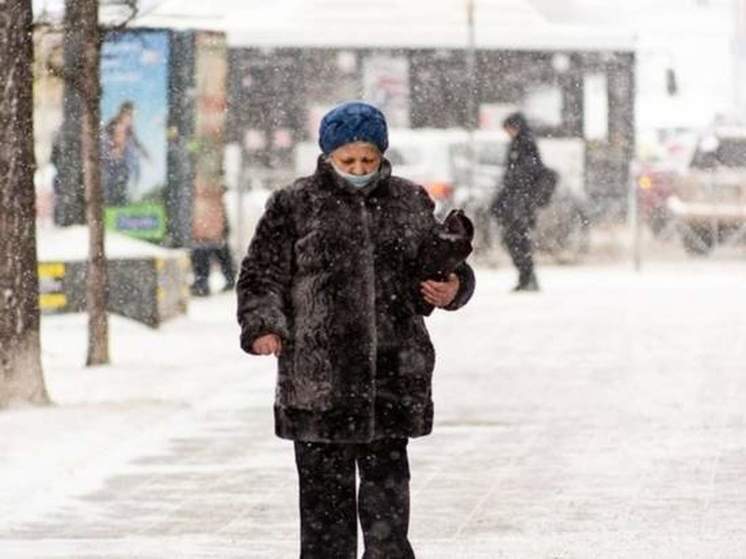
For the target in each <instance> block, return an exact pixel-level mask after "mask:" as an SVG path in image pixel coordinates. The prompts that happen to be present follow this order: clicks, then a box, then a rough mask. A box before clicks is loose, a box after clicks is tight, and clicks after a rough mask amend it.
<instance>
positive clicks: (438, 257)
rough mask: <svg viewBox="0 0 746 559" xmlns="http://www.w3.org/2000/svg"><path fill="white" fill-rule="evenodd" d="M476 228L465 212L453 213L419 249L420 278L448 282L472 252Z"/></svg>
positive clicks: (452, 211) (454, 211) (457, 211)
mask: <svg viewBox="0 0 746 559" xmlns="http://www.w3.org/2000/svg"><path fill="white" fill-rule="evenodd" d="M473 239H474V224H473V223H472V222H471V220H470V219H469V218H468V217H467V216H466V214H465V213H464V212H463V210H451V212H450V213H449V214H448V216H447V217H446V218H445V220H444V221H443V223H439V224H438V225H437V226H436V227H435V228H434V230H433V233H432V235H430V236H429V237H428V238H427V239H426V240H425V241H424V242H423V243H422V245H421V246H420V250H419V255H418V264H419V268H420V274H419V275H420V278H422V279H434V280H437V281H446V280H447V279H448V276H449V275H450V274H451V273H453V271H454V270H455V269H456V268H458V267H459V265H460V264H461V263H462V262H464V261H465V260H466V258H467V257H468V256H469V254H471V251H472V240H473Z"/></svg>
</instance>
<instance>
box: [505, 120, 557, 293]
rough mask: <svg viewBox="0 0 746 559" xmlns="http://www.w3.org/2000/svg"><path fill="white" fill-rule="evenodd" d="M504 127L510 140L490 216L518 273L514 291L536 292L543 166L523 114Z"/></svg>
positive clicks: (506, 121)
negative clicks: (538, 183)
mask: <svg viewBox="0 0 746 559" xmlns="http://www.w3.org/2000/svg"><path fill="white" fill-rule="evenodd" d="M503 128H504V129H505V131H506V132H507V134H508V135H509V136H510V138H511V141H510V145H509V146H508V153H507V157H506V163H505V173H504V175H503V180H502V182H503V186H502V189H501V190H500V192H499V193H498V195H497V197H496V199H495V201H494V203H493V213H494V214H495V216H496V218H497V220H498V222H499V223H500V225H501V226H502V231H503V244H504V245H505V247H506V248H507V249H508V253H509V254H510V258H511V259H512V261H513V264H514V265H515V267H516V269H517V270H518V283H517V284H516V286H515V287H514V288H513V291H538V290H539V283H538V281H537V279H536V271H535V267H534V257H533V241H532V234H533V229H534V228H535V227H536V204H535V201H534V200H533V195H534V192H535V185H536V181H537V180H538V179H539V175H540V173H541V172H542V170H543V169H544V165H543V163H542V161H541V156H540V155H539V149H538V147H537V146H536V141H535V140H534V134H533V132H532V131H531V128H529V125H528V122H527V121H526V118H525V117H524V116H523V114H521V113H513V114H511V115H509V116H508V117H507V118H506V119H505V120H504V121H503Z"/></svg>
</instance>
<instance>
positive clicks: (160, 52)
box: [101, 30, 170, 241]
mask: <svg viewBox="0 0 746 559" xmlns="http://www.w3.org/2000/svg"><path fill="white" fill-rule="evenodd" d="M169 38H170V36H169V32H168V31H162V30H128V31H122V32H112V33H109V34H107V36H106V38H105V41H104V43H103V45H102V50H101V86H102V97H101V120H102V123H103V127H102V130H101V177H102V186H103V190H104V200H105V204H106V224H107V226H108V227H110V228H112V229H114V230H117V231H121V232H123V233H127V234H129V235H131V236H134V237H139V238H144V239H148V240H153V241H158V240H161V239H162V238H163V236H164V234H165V231H166V212H165V206H164V198H163V197H164V192H165V188H166V183H167V180H168V173H167V136H166V131H167V121H168V67H169V56H170V52H169V45H170V41H169Z"/></svg>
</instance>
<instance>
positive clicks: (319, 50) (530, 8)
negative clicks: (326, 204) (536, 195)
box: [35, 0, 746, 273]
mask: <svg viewBox="0 0 746 559" xmlns="http://www.w3.org/2000/svg"><path fill="white" fill-rule="evenodd" d="M121 4H122V3H121V2H117V1H110V2H102V18H103V20H104V21H107V20H108V21H116V20H117V17H118V14H119V13H120V12H121V11H122V6H121ZM62 11H63V5H62V2H59V1H52V0H46V1H42V0H39V1H37V2H35V17H36V19H37V21H38V22H39V23H40V25H39V27H38V31H37V37H36V43H37V50H36V57H37V60H38V64H37V73H36V122H35V124H36V131H35V133H36V146H37V161H38V164H39V170H38V173H37V192H38V208H39V223H40V225H41V226H42V227H43V228H45V229H44V230H45V231H47V233H48V234H51V235H53V237H52V238H57V237H54V235H55V231H60V230H61V229H64V228H65V227H67V226H70V225H75V224H79V223H82V218H83V200H82V188H81V181H80V176H81V175H80V169H79V167H80V163H79V156H78V155H77V152H76V146H75V141H74V138H75V137H76V135H75V127H76V126H79V118H78V112H79V110H80V103H79V101H76V99H75V92H71V91H66V90H65V87H64V85H63V83H62V80H60V79H59V78H57V77H55V74H54V73H53V72H52V73H50V72H49V71H48V69H49V67H50V60H55V59H57V60H58V63H59V64H61V65H64V64H65V63H66V56H65V54H64V52H65V49H64V48H63V44H62V43H63V41H62V35H61V33H60V32H59V24H60V21H61V18H62ZM745 12H746V1H744V0H656V1H642V0H629V1H628V2H625V3H624V4H623V5H622V4H618V5H614V6H613V9H612V6H610V5H609V3H608V2H601V1H597V0H572V1H568V2H563V3H561V5H560V4H559V3H557V2H553V1H551V0H439V1H430V0H410V1H408V2H396V1H394V0H369V1H366V2H350V1H347V2H341V1H339V0H303V1H300V0H276V1H274V2H272V3H271V5H267V4H266V3H259V2H246V1H230V0H215V1H213V2H210V3H209V4H205V3H203V2H191V1H179V2H176V1H160V2H159V1H152V0H148V1H142V2H139V3H138V4H137V15H136V17H135V18H134V19H132V20H131V21H128V22H127V25H126V26H122V27H121V28H119V29H118V30H116V31H110V32H108V33H107V34H106V38H105V41H104V45H103V52H102V70H101V77H102V84H103V98H102V103H101V106H102V119H103V122H102V125H103V127H104V132H102V134H105V133H106V132H105V131H106V130H107V128H106V127H107V126H109V128H111V129H113V127H114V126H115V125H114V123H115V121H116V122H119V121H117V115H118V111H120V110H121V108H122V107H123V106H124V104H127V103H128V104H130V105H131V106H133V107H134V111H133V114H134V116H133V117H132V127H131V130H133V134H132V138H133V140H134V143H133V144H132V145H131V146H130V147H129V148H127V149H126V150H124V151H125V152H126V158H125V159H126V161H125V163H124V164H123V169H124V170H123V171H121V172H120V174H119V175H118V176H119V179H116V178H111V179H110V180H111V181H114V182H112V184H114V183H115V182H116V180H119V181H120V182H122V181H123V184H124V186H122V185H119V187H118V188H119V189H120V190H122V192H125V194H124V195H119V196H118V197H117V196H115V195H114V194H111V193H110V192H109V190H106V189H107V188H113V187H107V184H106V181H107V178H106V162H104V164H105V165H104V167H105V169H104V175H105V176H104V182H105V184H104V188H105V190H106V192H107V204H108V208H107V225H108V227H109V229H110V230H111V231H114V232H118V233H123V234H124V235H127V236H129V237H130V238H133V237H134V238H137V239H140V240H145V241H147V242H149V243H151V244H155V245H158V246H160V247H167V248H181V249H186V250H189V251H194V250H195V248H196V249H197V250H199V249H200V248H204V247H208V248H209V247H212V246H218V245H220V244H221V243H223V242H224V241H225V239H227V240H228V247H229V248H230V250H231V252H232V253H233V254H234V255H240V254H241V253H242V252H243V251H244V250H245V247H246V245H247V243H248V241H249V239H250V237H251V233H252V231H253V227H254V225H255V222H256V219H257V218H258V216H259V215H260V213H261V211H262V209H263V204H264V202H265V200H266V198H267V197H268V195H269V194H270V193H271V192H272V191H273V190H275V189H277V188H280V187H282V186H284V185H286V184H288V183H289V182H290V181H291V180H292V179H293V178H294V177H296V176H299V175H303V174H308V173H310V172H312V170H313V168H314V165H315V160H316V157H317V156H318V153H319V150H318V148H317V145H316V135H317V129H318V123H319V120H320V118H321V116H322V115H323V114H324V113H325V112H326V111H327V110H328V109H329V108H330V107H332V106H334V105H335V104H337V103H339V102H340V101H343V100H346V99H350V98H359V99H364V100H367V101H370V102H372V103H374V104H376V105H378V106H379V107H381V108H382V109H383V110H384V112H385V113H386V115H387V118H388V120H389V123H390V126H391V128H392V130H391V149H390V151H389V152H388V157H389V158H390V159H391V161H392V163H393V164H394V170H395V173H398V174H400V175H402V176H404V177H407V178H410V179H412V180H415V181H417V182H420V183H421V184H423V185H424V186H425V187H426V188H427V189H428V191H429V192H430V194H431V196H432V197H433V199H434V200H435V202H436V204H437V207H438V211H439V212H440V213H443V212H445V211H447V210H448V209H450V208H452V207H463V208H465V209H466V210H467V212H468V213H469V214H470V215H472V216H473V217H474V219H475V221H476V222H477V231H478V243H477V255H476V258H478V259H481V261H482V262H483V263H485V264H487V265H500V263H501V262H503V261H504V254H503V250H502V248H501V246H500V243H499V242H498V240H497V239H498V234H497V232H496V227H497V226H496V224H495V223H494V220H493V219H492V218H491V217H490V216H489V214H488V212H487V208H488V207H489V204H490V201H491V200H492V199H494V197H495V195H496V193H497V191H498V190H499V188H500V187H501V183H500V177H501V175H502V172H503V166H504V157H505V151H506V146H507V142H508V138H507V136H506V135H505V133H504V132H503V130H502V126H501V124H502V120H503V118H504V117H505V116H506V115H508V114H509V113H511V112H514V111H517V110H520V111H523V112H524V113H525V114H526V115H527V116H528V118H529V121H530V123H531V125H532V127H533V128H534V130H535V131H536V132H537V136H538V137H539V147H540V150H541V154H542V156H543V158H544V160H545V161H546V163H547V164H548V165H549V166H551V167H553V168H554V169H556V170H557V171H558V172H559V175H560V183H559V187H558V190H557V192H556V194H555V196H554V198H553V201H552V203H551V204H550V205H549V206H548V207H547V208H545V209H543V210H542V211H541V216H540V218H539V227H538V231H537V239H536V240H537V246H538V248H539V251H540V253H541V254H542V255H544V257H545V258H547V259H548V260H550V261H552V262H559V263H572V264H580V263H583V262H589V261H598V260H599V259H602V260H616V261H618V260H624V259H629V260H630V261H633V260H634V262H635V264H636V265H637V266H638V267H639V266H640V265H641V263H642V261H643V260H644V259H645V258H650V257H653V256H656V257H659V256H664V257H666V258H689V257H690V256H691V255H695V256H701V255H705V254H709V255H710V257H715V258H717V254H726V255H729V256H728V257H730V256H732V255H733V254H736V255H741V256H742V255H743V248H742V244H743V241H745V240H746V128H742V124H743V122H744V117H746V92H745V91H744V89H745V86H744V84H745V83H746V16H744V13H745ZM107 18H108V19H107ZM66 139H67V140H66ZM55 146H57V148H58V149H55ZM111 173H115V171H111ZM112 177H114V175H112ZM120 194H121V193H120ZM58 244H59V242H58ZM713 254H714V255H715V256H713ZM213 266H217V265H216V264H213ZM187 273H189V272H187Z"/></svg>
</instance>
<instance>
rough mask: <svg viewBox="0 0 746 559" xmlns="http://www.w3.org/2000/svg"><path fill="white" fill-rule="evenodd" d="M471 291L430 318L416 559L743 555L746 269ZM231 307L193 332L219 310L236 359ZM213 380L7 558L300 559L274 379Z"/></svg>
mask: <svg viewBox="0 0 746 559" xmlns="http://www.w3.org/2000/svg"><path fill="white" fill-rule="evenodd" d="M715 270H716V271H715ZM478 278H479V289H478V292H477V295H476V296H475V299H474V301H473V302H472V304H471V305H470V306H469V307H467V308H466V309H464V310H463V311H461V312H459V313H456V314H451V313H439V314H438V315H437V316H434V317H433V318H432V319H431V320H430V328H431V330H432V332H433V335H434V338H435V342H436V347H437V351H438V364H437V369H436V373H435V374H436V378H435V401H436V417H437V424H436V427H435V431H434V433H433V435H431V436H430V437H426V438H423V439H418V440H414V441H412V443H411V444H410V453H411V462H412V472H413V482H412V483H413V485H412V487H413V496H412V499H413V502H412V527H411V536H412V540H413V543H414V545H415V549H416V551H417V557H418V559H467V558H468V559H477V558H479V559H496V558H542V559H543V558H546V559H550V558H595V557H603V558H613V557H620V558H621V557H624V558H638V557H639V558H648V557H650V558H656V559H658V558H686V559H690V558H702V559H705V558H707V559H715V558H721V559H742V558H744V557H746V263H742V262H731V263H728V264H720V265H718V267H717V268H715V267H713V266H708V265H707V264H702V263H693V264H687V265H661V266H659V267H652V268H651V269H648V270H646V271H645V273H643V274H634V273H633V272H631V271H629V270H627V269H625V268H620V267H599V268H593V269H578V268H547V269H544V270H542V273H541V279H542V285H543V287H544V291H543V292H542V293H539V294H521V295H509V294H508V293H507V288H508V287H509V285H510V281H511V279H512V273H511V272H509V271H505V270H499V271H489V270H486V271H481V272H480V273H479V275H478ZM231 304H232V301H231V300H229V299H228V298H226V297H222V298H221V297H216V298H214V299H212V300H208V301H200V302H198V303H197V307H196V311H195V313H193V316H192V317H191V318H190V319H189V320H190V321H192V322H193V324H192V325H191V326H190V328H189V331H190V332H199V331H200V323H199V321H200V316H201V314H200V313H203V314H204V315H205V316H210V317H214V316H217V315H219V314H220V313H221V312H222V309H225V313H226V319H225V322H224V323H220V321H217V322H215V321H214V320H213V321H212V322H210V327H211V328H215V329H220V332H221V335H224V336H225V340H226V341H225V343H226V344H233V343H235V339H236V332H235V327H234V325H233V322H232V320H233V319H232V308H231V306H230V305H231ZM179 328H180V327H177V326H175V327H174V328H173V330H174V332H176V333H178V331H179ZM151 335H152V334H151ZM155 335H160V334H155ZM164 335H165V336H167V335H169V333H168V331H167V332H166V333H165V334H164ZM198 342H199V337H198V336H195V337H194V339H192V340H191V342H190V343H198ZM221 359H222V360H224V361H225V362H223V361H221ZM230 359H235V356H231V357H230ZM246 359H247V360H248V359H249V358H248V357H247V358H246ZM215 361H216V366H215V369H214V371H205V374H206V375H208V376H209V375H211V374H212V375H213V376H212V377H211V378H210V382H211V383H212V389H211V390H209V391H206V392H205V395H204V397H203V398H195V399H194V400H189V399H187V400H186V402H187V403H186V404H185V405H175V404H174V402H165V403H164V402H160V401H154V402H139V403H138V404H137V405H134V406H122V408H121V415H122V420H123V421H124V422H125V424H126V422H128V421H130V422H131V421H132V418H133V417H135V416H136V415H137V416H139V417H141V418H143V419H141V421H142V423H141V424H139V425H138V426H137V427H136V429H135V428H133V429H131V430H129V431H128V430H126V429H124V428H123V427H121V426H120V427H119V428H120V429H122V430H121V431H120V432H119V435H120V436H119V438H112V439H110V440H105V439H104V440H103V441H102V440H101V439H99V440H97V443H96V444H98V445H100V446H101V448H100V452H93V453H92V454H91V456H90V459H89V460H88V462H87V463H86V464H85V466H82V467H81V471H80V472H78V473H77V474H71V475H77V476H78V477H80V478H82V479H83V480H85V479H89V480H92V481H91V483H90V484H89V486H87V487H86V486H85V484H83V485H76V484H74V483H71V484H70V487H71V488H73V487H83V488H84V489H83V490H78V491H73V490H72V489H70V490H66V487H67V486H65V485H64V484H63V485H62V486H61V487H59V486H56V485H55V483H54V481H53V480H47V481H46V482H45V483H41V484H40V488H41V489H42V490H43V491H45V492H48V493H44V494H42V495H35V496H34V499H35V502H34V503H30V502H25V501H23V500H21V499H19V500H18V503H17V514H12V515H6V517H5V518H0V558H2V559H6V558H7V559H16V558H18V559H27V558H34V559H62V558H65V559H66V558H75V559H77V558H81V559H83V558H85V559H94V558H96V559H115V558H116V559H119V558H122V559H125V558H127V559H129V558H138V559H140V558H142V559H156V558H180V557H183V558H201V557H204V558H226V559H232V558H239V557H240V558H248V559H265V558H266V559H287V558H292V557H297V533H298V527H297V513H296V502H297V496H296V480H295V470H294V463H293V456H292V447H291V445H290V444H289V443H288V442H286V441H280V440H278V439H276V438H274V436H273V435H272V417H271V398H272V384H273V379H272V366H271V363H269V362H267V361H262V362H261V363H259V364H256V365H254V363H257V361H254V362H252V361H247V363H250V365H249V366H248V368H249V370H247V371H246V373H245V374H241V375H236V374H232V373H231V374H228V373H225V374H224V373H222V372H221V371H224V370H227V369H228V368H230V363H229V359H228V358H221V357H219V356H216V357H215ZM185 366H186V365H185ZM242 366H245V363H243V364H242ZM102 374H105V373H102ZM221 375H222V376H221ZM175 378H176V377H175ZM61 408H64V406H61ZM25 413H26V414H27V416H25V417H27V418H28V421H35V420H36V419H34V418H35V417H38V414H39V413H44V412H37V411H35V410H31V411H28V412H25ZM53 413H58V414H64V413H65V410H64V409H59V410H57V411H55V412H53ZM106 413H107V414H112V413H114V414H116V413H120V412H117V411H116V410H115V411H114V412H112V411H111V410H109V411H107V412H106ZM2 426H3V417H2V415H0V428H1V427H2ZM102 428H103V427H102ZM112 432H113V431H112ZM71 435H72V436H74V433H73V434H71ZM125 447H126V451H125ZM0 448H1V447H0ZM117 449H119V450H118V451H117ZM117 452H118V453H117ZM2 471H3V470H2V456H0V474H2ZM52 493H54V494H52ZM11 504H12V503H11Z"/></svg>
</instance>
